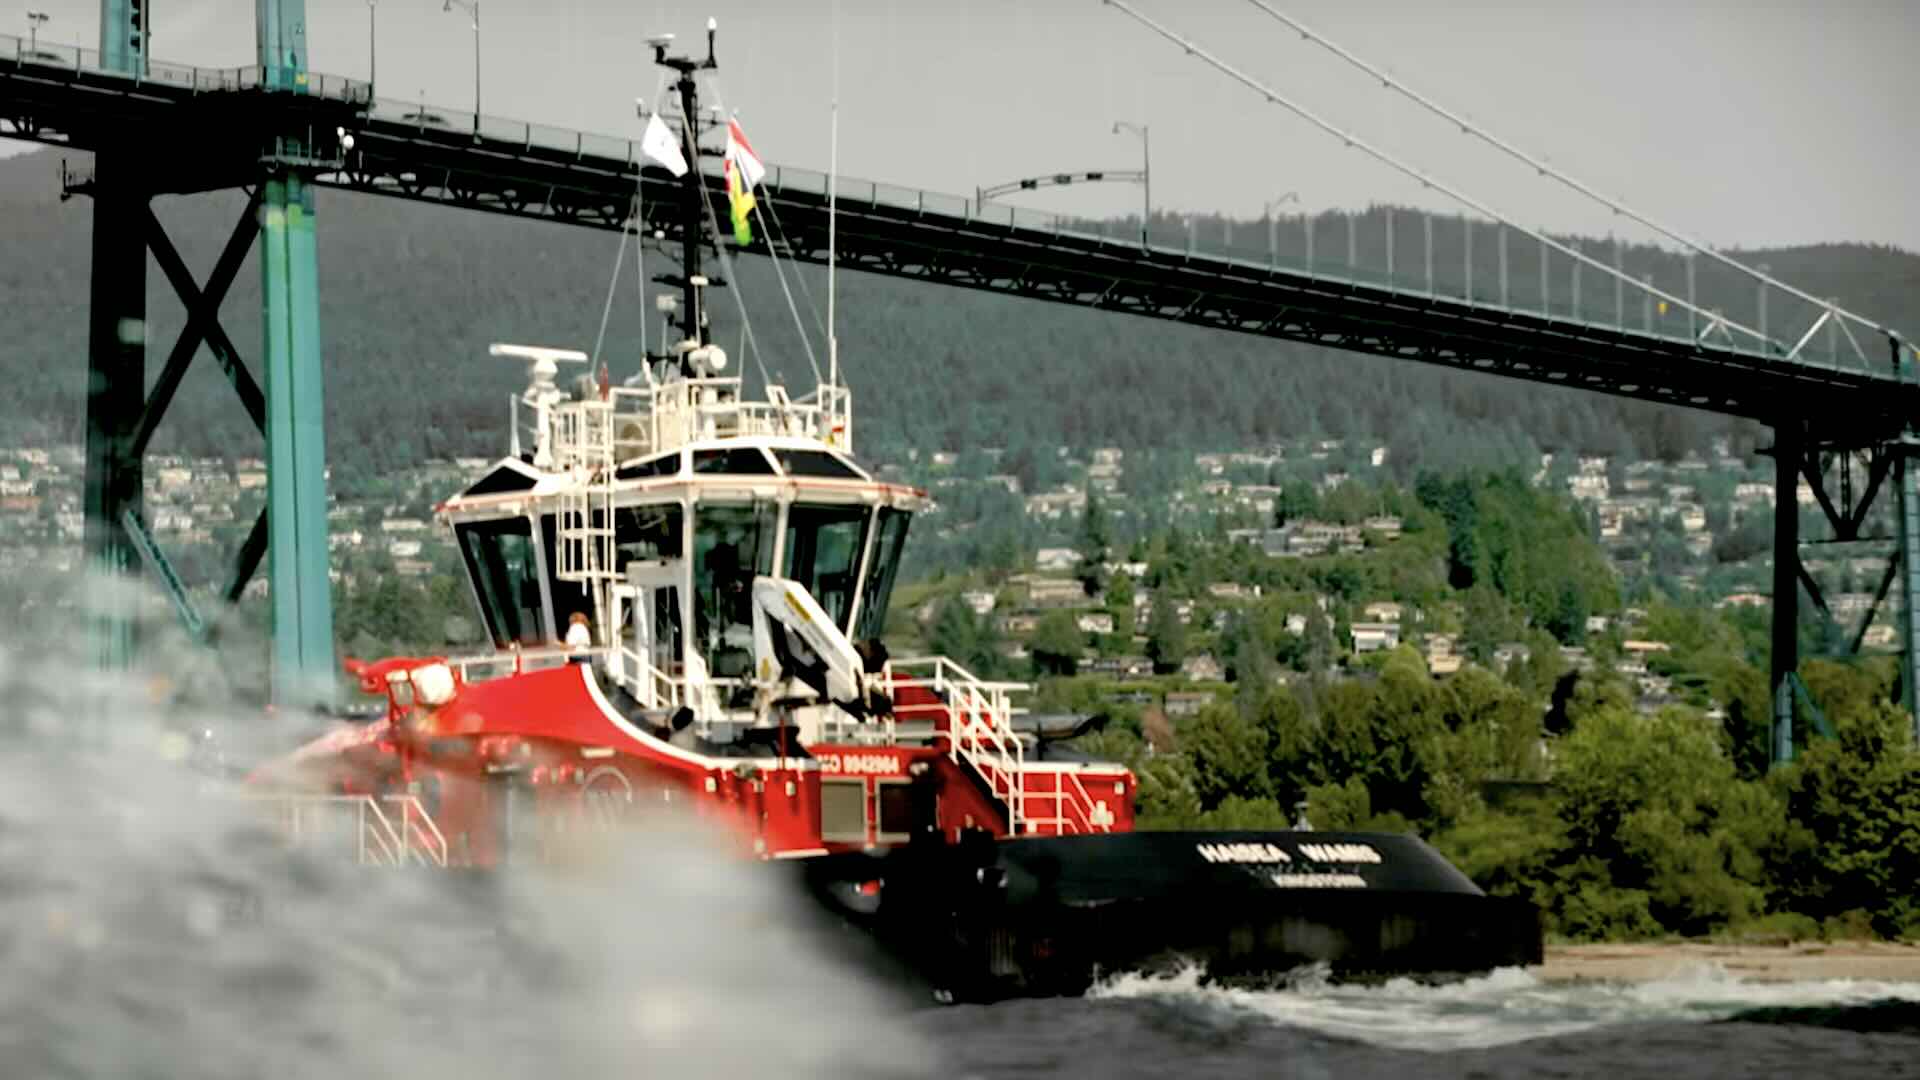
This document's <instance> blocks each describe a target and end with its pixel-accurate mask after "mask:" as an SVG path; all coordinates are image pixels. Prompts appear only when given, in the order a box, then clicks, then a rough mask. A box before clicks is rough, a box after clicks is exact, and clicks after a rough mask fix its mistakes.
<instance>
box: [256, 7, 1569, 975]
mask: <svg viewBox="0 0 1920 1080" xmlns="http://www.w3.org/2000/svg"><path fill="white" fill-rule="evenodd" d="M653 44H654V47H655V59H656V61H657V62H659V63H661V64H663V65H665V66H667V67H669V68H670V69H672V70H673V71H675V72H677V75H678V79H677V82H676V83H675V89H676V91H677V94H678V97H679V104H680V110H679V111H680V117H681V124H680V127H681V131H680V146H681V147H682V148H683V149H684V150H686V151H687V153H686V158H687V159H690V160H693V161H696V162H697V161H698V160H699V153H700V150H699V143H700V139H701V136H702V135H703V134H704V132H702V131H701V130H700V128H701V127H702V126H703V125H702V123H701V121H700V119H699V118H700V117H702V116H703V114H702V113H701V111H700V109H699V107H698V101H697V96H696V95H697V90H696V87H695V74H696V72H698V71H700V70H703V69H709V68H712V67H714V66H715V64H714V60H713V55H712V33H711V28H710V29H709V38H708V55H707V58H706V59H705V60H704V61H695V60H689V59H685V58H680V57H670V56H668V55H667V47H668V46H667V45H666V44H665V39H656V40H655V42H654V43H653ZM714 126H715V127H716V128H718V127H720V126H721V125H718V124H716V125H714ZM742 141H743V140H742ZM730 145H731V142H730ZM731 152H732V151H731V150H730V151H729V154H731ZM716 156H717V155H716ZM729 167H730V168H731V164H730V165H729ZM678 190H679V193H680V196H681V198H682V199H683V200H684V207H683V209H684V212H685V216H684V218H683V219H682V220H684V221H686V222H688V232H687V234H686V236H685V242H684V244H683V245H682V246H683V251H682V256H681V265H680V266H679V267H678V273H677V275H675V276H673V277H670V278H663V279H661V280H664V281H669V282H670V283H672V284H675V285H678V286H679V293H678V295H677V296H668V297H663V298H662V299H661V303H660V309H661V311H663V312H665V313H667V314H668V315H669V317H670V318H671V320H672V327H673V329H674V331H675V333H676V335H677V340H675V341H673V343H672V345H671V347H670V348H668V349H667V350H665V351H664V352H663V353H660V354H654V355H648V356H646V358H645V360H644V362H643V366H642V368H641V370H640V371H639V372H638V374H637V375H636V376H635V377H634V378H632V379H629V380H627V381H626V383H625V384H622V385H610V383H609V380H607V379H606V378H602V379H599V380H595V379H593V378H591V377H586V378H581V379H579V380H578V381H577V384H576V385H575V386H573V387H571V388H563V387H562V386H561V384H560V382H559V380H558V376H559V372H560V365H562V364H568V363H577V362H583V361H585V360H586V359H587V357H586V355H585V354H583V353H580V352H573V351H568V350H563V349H553V348H545V347H536V346H521V345H505V344H501V345H495V346H493V348H492V352H493V354H494V355H495V356H498V357H506V358H512V359H517V360H520V361H523V362H525V363H526V364H527V365H528V373H529V382H528V385H527V388H526V390H525V392H524V393H522V394H521V395H519V397H518V398H517V399H516V401H515V403H514V406H513V420H512V448H511V452H510V453H509V454H508V456H506V457H504V458H502V459H501V460H500V461H499V462H498V463H497V464H495V465H494V466H493V467H492V468H491V469H490V470H488V471H486V472H485V474H484V475H481V476H479V477H478V478H477V479H476V480H474V481H473V482H472V483H471V484H470V485H469V486H467V488H466V489H465V490H463V491H461V492H459V493H458V494H456V495H454V496H452V497H451V498H449V499H447V500H446V501H445V502H444V503H442V504H441V505H440V506H439V507H438V511H437V512H438V516H439V517H440V518H441V520H443V521H444V522H445V523H446V524H447V525H449V526H450V527H451V529H452V533H453V537H454V540H455V542H456V544H457V547H458V549H459V551H460V554H461V556H462V558H463V559H464V561H465V568H466V572H467V575H468V577H469V580H470V583H471V585H472V588H473V594H474V600H475V603H476V605H477V607H478V609H479V612H480V615H481V617H482V619H483V621H484V623H485V626H486V630H487V632H488V634H489V635H490V636H491V638H492V642H493V645H494V650H493V651H492V652H490V653H488V654H486V655H481V656H469V657H396V658H390V659H386V660H381V661H378V662H374V663H362V662H359V661H354V660H349V661H347V662H346V666H347V668H348V670H349V671H350V672H351V673H352V674H354V675H355V676H357V677H358V680H359V683H360V685H361V688H362V689H363V690H366V691H368V692H370V693H373V694H377V695H381V696H383V697H384V698H385V699H386V708H385V712H384V715H383V716H382V717H380V718H379V719H377V720H375V721H373V722H371V723H366V724H359V725H343V726H341V727H340V728H339V729H337V730H335V731H333V732H330V733H329V734H327V735H325V736H323V737H322V738H320V739H318V740H316V741H314V742H312V743H310V744H308V745H306V746H304V747H302V748H300V749H299V750H297V751H295V752H294V753H292V754H290V755H287V756H286V757H283V758H281V759H278V760H276V761H273V762H270V763H268V764H266V765H263V766H261V767H260V768H258V769H256V770H255V771H254V772H253V773H252V774H251V775H250V777H249V783H250V784H251V785H252V786H253V789H254V790H255V791H258V792H261V793H262V794H263V796H264V797H267V798H272V799H279V800H281V801H282V803H283V805H284V806H285V807H286V808H287V809H286V813H287V814H288V818H287V821H288V822H289V823H290V824H293V825H295V826H298V825H299V822H300V820H301V818H302V815H306V816H308V817H311V816H312V815H314V814H316V813H318V812H320V810H321V809H322V808H324V809H325V810H326V811H327V812H328V813H336V814H337V813H341V812H343V810H344V812H345V813H347V814H348V815H350V817H351V822H350V826H349V827H350V828H351V829H352V830H353V834H354V836H355V841H354V843H355V850H356V851H357V853H358V856H359V857H360V858H361V859H362V860H363V861H367V862H378V863H389V864H393V863H424V864H428V865H432V866H438V867H467V868H490V867H499V866H503V865H507V864H509V863H512V862H516V861H518V860H522V859H534V860H539V859H543V858H550V857H553V855H554V853H555V852H556V851H559V850H564V849H566V847H567V838H568V836H569V834H570V833H573V832H575V831H578V830H597V829H602V828H604V827H606V826H608V825H611V824H614V823H621V822H628V821H632V820H634V819H636V818H643V817H645V816H646V815H647V814H648V813H650V812H652V811H653V810H655V809H656V808H658V809H668V810H673V811H678V812H682V813H690V814H692V815H694V816H696V817H699V818H701V819H704V820H706V821H707V822H709V823H710V824H712V825H714V826H717V829H716V831H715V832H716V835H717V836H719V837H721V838H722V839H720V840H718V841H716V842H717V843H719V844H721V845H722V846H730V850H731V854H733V855H735V856H737V857H739V858H742V859H753V860H762V861H764V862H765V863H766V864H767V865H768V866H769V868H770V870H771V871H773V872H781V871H784V872H786V873H788V874H790V876H791V878H792V880H793V881H794V883H795V885H796V886H797V888H796V896H806V897H811V899H812V902H813V904H815V905H817V908H816V910H817V911H819V912H821V913H824V915H825V916H826V921H827V923H828V924H830V925H832V926H834V927H836V928H839V927H854V928H857V929H858V930H860V931H862V932H864V934H865V935H870V940H871V941H872V942H877V943H878V944H879V945H880V946H881V947H882V953H881V955H884V956H886V957H887V958H888V963H889V964H890V965H892V966H893V967H894V968H895V969H896V970H904V971H906V972H908V973H910V974H911V976H912V977H914V978H916V979H918V980H919V981H920V983H921V984H922V985H924V986H925V987H926V988H928V989H930V990H931V991H932V992H933V994H934V996H935V997H936V998H938V999H939V1000H943V1001H951V1000H992V999H996V998H1002V997H1008V996H1027V995H1042V994H1060V993H1068V994H1071V993H1079V992H1082V991H1084V990H1086V989H1087V988H1088V987H1089V986H1090V985H1091V984H1092V983H1093V981H1094V980H1095V979H1096V978H1098V977H1099V976H1101V975H1102V974H1103V973H1114V972H1120V971H1125V970H1137V969H1143V968H1156V967H1158V966H1160V965H1164V964H1168V963H1191V964H1199V965H1203V966H1204V969H1205V971H1206V973H1207V976H1208V977H1210V978H1214V979H1221V980H1244V979H1254V980H1264V979H1271V978H1274V977H1276V976H1280V975H1284V973H1286V972H1288V971H1289V970H1291V969H1294V968H1296V967H1299V966H1302V965H1306V964H1314V963H1318V964H1324V965H1326V966H1327V967H1328V968H1330V969H1331V971H1332V973H1333V974H1334V975H1335V976H1336V977H1341V976H1344V977H1366V976H1380V975H1404V974H1411V975H1433V976H1440V975H1446V974H1452V973H1470V972H1478V971H1486V970H1490V969H1492V968H1495V967H1499V966H1506V965H1519V964H1528V963H1537V962H1538V961H1539V959H1540V953H1541V937H1540V930H1539V924H1538V919H1537V917H1536V915H1535V913H1534V911H1533V909H1532V908H1531V907H1530V906H1529V905H1526V904H1521V903H1515V902H1511V901H1506V900H1502V899H1498V898H1494V897H1489V896H1487V895H1485V894H1484V893H1482V892H1481V890H1480V889H1478V888H1477V887H1475V886H1474V884H1473V883H1472V882H1471V881H1469V880H1468V879H1467V878H1466V877H1465V876H1464V875H1463V874H1461V873H1460V872H1459V871H1458V870H1456V869H1455V868H1454V867H1453V866H1451V865H1449V864H1448V863H1447V862H1446V860H1445V859H1443V858H1442V857H1441V856H1440V855H1439V854H1438V853H1437V852H1436V851H1434V850H1433V849H1432V848H1430V847H1429V846H1427V845H1426V844H1425V843H1423V842H1422V841H1420V840H1419V839H1418V838H1416V837H1413V836H1405V835H1384V834H1363V833H1326V832H1312V831H1281V832H1136V831H1134V828H1133V826H1134V796H1135V790H1136V780H1135V777H1134V776H1133V774H1132V772H1131V771H1130V770H1128V769H1127V768H1126V767H1124V766H1123V765H1120V764H1112V763H1102V762H1088V761H1079V760H1073V761H1067V760H1060V759H1059V755H1057V754H1048V753H1046V752H1045V747H1046V745H1047V742H1048V740H1047V739H1046V736H1047V735H1048V734H1049V732H1048V731H1047V730H1046V729H1047V728H1048V726H1049V725H1048V724H1047V723H1046V722H1045V721H1044V720H1043V719H1042V718H1037V717H1032V716H1029V715H1028V714H1027V713H1026V712H1025V710H1023V709H1022V708H1020V707H1019V706H1017V705H1016V704H1015V702H1016V700H1017V698H1018V696H1019V695H1020V694H1021V693H1022V692H1024V691H1026V690H1028V689H1029V688H1028V687H1027V686H1025V685H1024V684H1019V683H1011V682H995V681H990V680H986V679H981V678H978V677H976V676H975V675H973V674H972V673H970V672H968V671H967V670H966V669H964V668H963V667H961V666H960V665H959V664H956V663H954V662H953V661H952V660H950V659H947V658H945V657H938V656H934V657H896V656H891V655H889V653H888V650H887V649H886V647H885V646H884V645H883V644H881V641H880V637H881V632H882V628H883V627H884V625H885V623H886V617H887V610H888V603H889V600H890V598H891V596H892V593H893V588H894V584H895V575H896V574H897V573H898V571H899V567H900V562H901V554H902V551H903V549H904V545H905V544H906V539H907V529H908V524H909V522H910V521H911V519H912V517H913V515H914V514H915V513H916V512H918V511H921V510H924V509H925V508H926V507H927V506H928V504H929V501H928V498H927V495H926V493H925V492H923V491H920V490H918V489H915V488H912V487H907V486H902V485H899V484H894V483H888V482H885V481H882V480H880V479H878V478H876V477H875V475H874V474H873V473H872V472H871V471H870V470H869V469H868V468H867V467H866V466H865V465H863V464H862V463H861V462H860V460H859V459H858V458H856V457H855V456H854V454H853V431H854V428H853V410H852V396H851V394H850V392H849V391H848V389H847V388H846V387H845V386H842V385H838V378H837V365H835V368H834V371H835V378H834V379H833V380H831V381H826V380H823V381H822V382H821V383H820V385H818V386H816V387H815V388H814V390H813V391H812V392H811V393H807V394H805V395H803V396H791V395H789V393H788V392H787V391H786V389H785V388H784V387H782V386H780V385H776V384H771V383H769V384H767V385H765V386H764V389H763V391H762V394H761V396H759V397H757V398H750V397H749V396H748V388H747V386H746V385H745V382H744V380H743V379H742V378H741V377H740V376H739V375H737V374H731V373H729V371H728V357H727V355H726V353H725V352H724V351H723V350H722V349H721V347H720V346H719V345H717V344H715V343H714V342H713V340H712V336H711V334H710V330H709V325H708V320H707V318H706V315H705V309H704V303H705V292H706V289H707V288H708V287H709V286H710V282H709V279H708V278H707V276H706V275H705V274H704V273H703V271H702V265H701V256H702V246H703V245H702V243H701V240H702V238H703V237H704V236H705V235H707V230H706V228H705V223H712V224H713V225H714V226H715V230H714V231H715V232H717V224H718V218H717V216H716V215H714V214H712V213H711V212H710V211H711V205H712V203H711V201H712V200H713V199H714V197H715V194H716V191H715V186H714V185H713V181H712V179H711V178H709V177H705V176H703V174H702V170H701V169H700V168H698V167H695V168H690V169H686V170H685V173H684V175H683V176H682V177H681V178H680V181H679V188H678ZM713 239H714V242H715V243H716V244H718V243H724V242H725V241H724V239H723V238H720V237H718V236H715V237H714V238H713ZM523 427H524V428H525V429H526V430H527V431H528V433H529V436H530V442H531V446H530V447H529V448H525V449H523V448H522V446H521V433H522V429H523ZM563 641H570V642H571V644H562V642H563ZM303 800H304V801H303ZM309 831H310V829H309Z"/></svg>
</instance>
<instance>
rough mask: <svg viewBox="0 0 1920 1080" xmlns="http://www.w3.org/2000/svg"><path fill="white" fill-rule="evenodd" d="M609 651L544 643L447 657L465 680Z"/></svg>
mask: <svg viewBox="0 0 1920 1080" xmlns="http://www.w3.org/2000/svg"><path fill="white" fill-rule="evenodd" d="M606 651H607V650H606V649H605V648H602V647H599V646H595V647H593V648H587V649H571V648H568V647H567V646H565V645H550V646H540V647H538V648H532V649H522V648H517V647H516V648H508V649H502V650H500V651H498V652H490V653H483V654H481V655H478V656H456V657H450V658H449V659H448V660H447V666H449V667H451V668H453V669H454V670H455V671H457V672H459V674H460V681H461V682H463V683H472V682H486V681H487V680H488V679H498V678H501V677H503V676H507V675H520V674H524V673H525V672H529V671H544V670H546V669H547V668H557V667H562V666H564V665H565V664H566V663H567V662H568V661H570V660H573V659H574V658H576V657H580V656H588V657H597V656H601V655H603V654H605V653H606Z"/></svg>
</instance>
